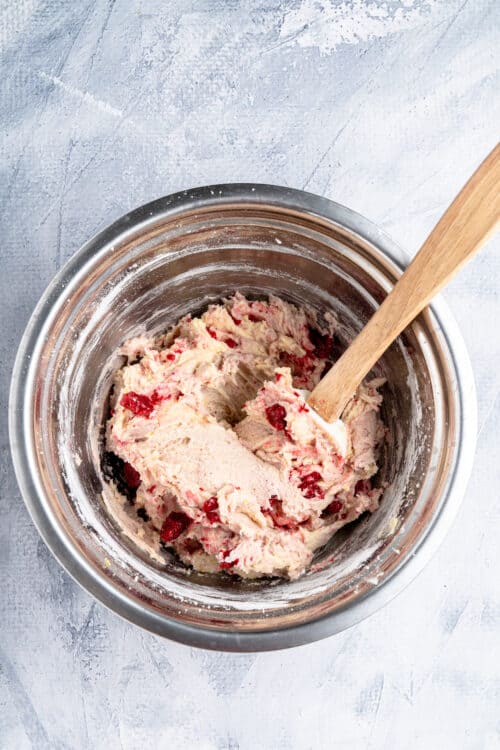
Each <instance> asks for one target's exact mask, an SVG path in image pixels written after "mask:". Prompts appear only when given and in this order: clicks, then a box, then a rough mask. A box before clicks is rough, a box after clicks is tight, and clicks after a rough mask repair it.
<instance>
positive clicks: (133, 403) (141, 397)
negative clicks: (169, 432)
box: [120, 391, 155, 418]
mask: <svg viewBox="0 0 500 750" xmlns="http://www.w3.org/2000/svg"><path fill="white" fill-rule="evenodd" d="M120 404H121V405H122V406H123V408H124V409H128V410H129V411H131V412H132V414H135V416H136V417H146V418H148V417H150V416H151V412H152V411H153V409H154V408H155V402H154V401H153V400H152V399H151V398H150V397H149V396H146V395H145V394H144V393H136V392H135V391H129V392H128V393H124V394H123V396H122V397H121V399H120Z"/></svg>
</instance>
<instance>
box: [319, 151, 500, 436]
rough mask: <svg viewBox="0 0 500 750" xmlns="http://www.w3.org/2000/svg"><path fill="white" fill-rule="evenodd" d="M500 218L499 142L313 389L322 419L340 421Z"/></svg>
mask: <svg viewBox="0 0 500 750" xmlns="http://www.w3.org/2000/svg"><path fill="white" fill-rule="evenodd" d="M499 221H500V144H499V145H497V146H496V147H495V148H494V149H493V151H492V152H491V153H490V154H489V156H487V157H486V159H485V160H484V161H483V163H482V164H481V165H480V166H479V167H478V169H477V170H476V171H475V172H474V174H473V175H472V177H471V178H470V180H469V181H468V182H467V184H466V185H465V186H464V187H463V188H462V190H461V191H460V193H459V194H458V195H457V197H456V198H455V200H454V201H453V203H452V204H451V206H450V207H449V208H448V210H447V211H446V213H445V214H444V216H443V217H442V218H441V220H440V221H439V223H438V224H437V225H436V227H435V228H434V229H433V230H432V232H431V233H430V235H429V237H428V238H427V239H426V241H425V242H424V244H423V245H422V247H421V249H420V250H419V252H418V253H417V255H416V256H415V258H414V260H413V261H412V263H410V265H409V266H408V268H407V269H406V271H405V272H404V274H403V275H402V276H401V278H400V279H399V281H398V282H397V284H396V285H395V286H394V288H393V290H392V291H391V293H390V294H389V295H388V296H387V297H386V298H385V300H384V301H383V303H382V304H381V305H380V307H379V308H378V310H377V311H376V312H375V313H374V315H373V316H372V318H371V319H370V320H369V322H368V323H367V325H366V326H365V327H364V328H363V330H362V331H361V333H359V335H358V336H357V337H356V338H355V339H354V341H353V343H352V344H351V345H350V346H349V348H348V349H347V350H346V351H345V352H344V354H343V355H342V356H341V357H340V359H339V360H338V361H337V362H336V363H335V365H334V366H333V367H332V369H331V370H330V372H329V373H328V374H327V375H326V376H325V377H324V378H323V379H322V380H321V381H320V382H319V383H318V385H317V386H316V388H315V389H314V390H313V391H312V393H311V395H310V396H309V399H308V401H309V403H310V404H311V406H312V407H313V408H314V409H315V410H316V411H317V412H318V413H319V414H320V415H321V416H322V417H323V418H324V419H326V420H327V421H328V422H332V421H333V420H335V419H338V417H339V416H340V415H341V413H342V411H343V410H344V407H345V405H346V404H347V402H348V401H349V399H350V398H351V397H352V395H353V394H354V392H355V391H356V389H357V387H358V386H359V384H360V383H361V381H362V380H363V378H364V377H365V376H366V375H367V374H368V372H369V371H370V370H371V369H372V367H373V365H374V364H375V363H376V362H377V360H378V359H379V358H380V357H381V355H382V354H383V353H384V352H385V350H386V349H387V348H388V347H389V346H390V345H391V343H392V342H393V341H394V340H395V339H396V338H397V336H399V334H400V333H401V331H403V330H404V329H405V328H406V326H407V325H408V324H409V323H410V322H411V321H412V320H413V319H414V318H415V317H416V316H417V315H418V314H419V313H420V312H421V311H422V310H423V309H424V307H425V306H426V305H427V304H428V302H429V300H431V299H432V297H434V296H435V295H436V294H437V293H438V292H439V290H440V289H441V288H442V287H443V286H444V285H445V284H446V283H447V282H448V281H449V280H450V278H451V277H452V276H453V275H454V274H455V273H456V272H457V271H458V270H459V269H460V268H461V267H462V266H463V265H464V263H466V261H468V260H469V258H471V257H472V255H473V254H474V253H475V252H476V251H477V250H479V248H480V247H481V245H482V244H483V243H484V242H485V241H486V239H487V238H488V237H489V235H490V234H491V233H492V232H493V231H494V229H495V227H496V225H497V224H498V222H499Z"/></svg>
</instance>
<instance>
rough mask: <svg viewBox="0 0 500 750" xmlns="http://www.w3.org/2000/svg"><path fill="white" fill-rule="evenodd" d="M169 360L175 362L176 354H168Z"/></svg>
mask: <svg viewBox="0 0 500 750" xmlns="http://www.w3.org/2000/svg"><path fill="white" fill-rule="evenodd" d="M167 359H168V360H169V361H170V362H173V361H174V360H175V354H172V352H170V353H169V354H167Z"/></svg>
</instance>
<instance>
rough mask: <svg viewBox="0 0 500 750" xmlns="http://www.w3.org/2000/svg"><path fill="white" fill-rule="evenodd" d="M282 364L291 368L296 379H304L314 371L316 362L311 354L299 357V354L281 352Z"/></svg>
mask: <svg viewBox="0 0 500 750" xmlns="http://www.w3.org/2000/svg"><path fill="white" fill-rule="evenodd" d="M280 362H282V363H283V364H284V365H286V366H287V367H289V368H290V369H291V371H292V375H294V377H297V378H299V377H304V376H305V375H307V374H308V373H310V372H311V371H312V370H313V369H314V361H313V359H312V357H311V356H310V354H304V355H303V356H302V357H299V356H298V355H297V354H290V353H289V352H280Z"/></svg>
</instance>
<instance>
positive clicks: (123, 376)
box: [104, 294, 384, 578]
mask: <svg viewBox="0 0 500 750" xmlns="http://www.w3.org/2000/svg"><path fill="white" fill-rule="evenodd" d="M120 353H121V354H122V355H124V357H125V358H126V361H125V364H124V366H123V367H122V368H121V369H119V370H118V371H117V372H116V373H115V378H114V386H113V392H112V396H111V404H110V417H109V420H108V422H107V427H106V454H105V460H104V464H105V468H106V472H107V476H108V479H109V482H108V485H107V487H106V490H105V492H104V498H105V501H106V503H107V505H108V508H109V511H110V513H111V514H112V515H113V516H114V518H115V519H116V521H117V523H118V524H119V525H120V527H121V528H122V530H123V531H124V532H125V533H126V534H128V535H129V536H130V537H131V538H132V539H133V540H134V541H135V542H137V543H138V544H141V545H142V546H143V547H144V548H145V549H147V550H148V551H149V552H150V553H151V554H152V555H153V556H156V557H158V558H159V559H161V552H162V547H167V548H169V549H171V550H173V551H174V552H175V553H176V554H177V555H178V557H179V558H180V559H181V560H182V561H183V563H185V564H186V565H188V566H192V567H193V568H195V569H196V570H199V571H207V572H214V571H225V572H226V573H228V574H231V575H239V576H242V577H245V578H257V577H260V576H282V577H286V578H297V577H298V576H300V575H301V574H302V573H303V572H304V571H305V570H306V568H307V566H308V564H309V563H310V561H311V558H312V555H313V552H314V550H315V549H317V548H318V547H320V546H322V545H324V544H325V543H326V542H327V541H328V539H329V538H330V537H331V536H332V534H334V533H335V532H336V531H337V530H338V529H339V528H340V527H341V526H344V525H345V524H347V523H349V522H350V521H353V520H354V519H355V518H357V517H358V516H359V515H361V514H362V513H363V512H365V511H370V512H373V511H374V510H375V509H376V508H377V507H378V503H379V499H380V495H381V489H376V488H373V487H372V485H371V482H370V478H371V477H373V476H374V475H375V474H376V473H377V457H376V449H377V445H378V444H379V443H380V441H381V440H382V439H383V436H384V427H383V424H382V422H381V420H380V417H379V407H380V404H381V401H382V397H381V395H380V393H379V391H378V388H379V387H380V385H381V384H382V381H381V380H372V381H371V382H366V383H364V384H363V385H362V386H361V387H360V388H359V390H358V392H357V393H356V395H355V396H354V398H353V399H352V400H351V402H350V403H349V405H348V406H347V408H346V410H345V412H344V414H343V425H341V426H340V429H339V431H338V435H337V437H336V439H335V440H334V441H333V442H332V441H331V440H329V439H328V437H326V435H325V434H324V433H323V432H322V430H321V429H320V428H319V427H318V425H317V424H316V422H315V421H314V419H313V418H312V417H311V413H310V409H309V407H308V406H307V404H306V402H305V400H304V398H303V396H302V395H301V393H300V392H299V390H298V389H299V388H300V389H309V390H311V389H312V388H313V387H314V385H315V384H316V383H317V382H318V381H319V379H320V378H321V376H322V374H323V373H324V372H325V371H326V369H327V368H328V367H330V366H331V362H332V361H334V360H335V358H336V356H338V352H336V337H335V320H334V319H333V317H330V319H329V320H328V322H327V324H326V327H325V324H323V326H319V325H318V324H317V322H316V320H315V319H314V316H313V314H312V313H310V312H308V311H306V310H304V309H300V308H298V307H296V306H294V305H292V304H289V303H287V302H284V301H283V300H281V299H279V298H277V297H273V296H271V297H270V298H269V300H267V301H261V300H248V299H246V298H245V297H244V296H242V295H241V294H235V295H234V296H233V297H231V298H230V299H228V300H225V301H224V303H223V304H220V305H211V306H210V307H209V308H208V310H207V311H206V312H205V313H204V314H203V315H201V316H200V317H194V318H192V317H191V316H187V317H185V318H183V319H182V320H181V321H180V322H179V323H178V324H177V325H176V326H175V327H174V328H173V329H172V330H170V331H169V332H168V333H167V334H165V335H161V336H158V337H155V338H147V337H139V338H135V339H132V340H130V341H128V342H126V344H125V345H124V346H123V347H122V349H121V351H120Z"/></svg>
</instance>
